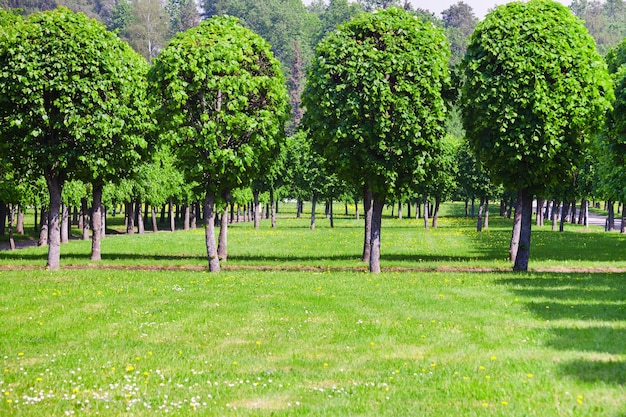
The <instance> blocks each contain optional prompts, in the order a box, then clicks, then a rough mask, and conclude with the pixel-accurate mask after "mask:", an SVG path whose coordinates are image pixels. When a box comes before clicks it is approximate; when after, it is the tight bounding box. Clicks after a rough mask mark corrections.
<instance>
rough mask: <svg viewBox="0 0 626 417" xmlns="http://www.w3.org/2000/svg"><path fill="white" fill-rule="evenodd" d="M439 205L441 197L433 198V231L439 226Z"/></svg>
mask: <svg viewBox="0 0 626 417" xmlns="http://www.w3.org/2000/svg"><path fill="white" fill-rule="evenodd" d="M440 205H441V197H435V211H433V229H436V228H437V226H439V206H440Z"/></svg>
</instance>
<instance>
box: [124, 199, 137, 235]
mask: <svg viewBox="0 0 626 417" xmlns="http://www.w3.org/2000/svg"><path fill="white" fill-rule="evenodd" d="M124 214H125V216H126V233H127V234H129V235H134V234H135V212H134V210H133V203H132V202H131V201H127V202H126V203H124Z"/></svg>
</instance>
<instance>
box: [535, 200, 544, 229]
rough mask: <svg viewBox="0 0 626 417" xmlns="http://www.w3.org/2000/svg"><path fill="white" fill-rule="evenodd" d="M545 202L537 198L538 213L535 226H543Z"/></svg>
mask: <svg viewBox="0 0 626 417" xmlns="http://www.w3.org/2000/svg"><path fill="white" fill-rule="evenodd" d="M543 202H544V200H543V199H542V198H539V197H537V213H536V215H535V216H536V217H535V225H536V226H543Z"/></svg>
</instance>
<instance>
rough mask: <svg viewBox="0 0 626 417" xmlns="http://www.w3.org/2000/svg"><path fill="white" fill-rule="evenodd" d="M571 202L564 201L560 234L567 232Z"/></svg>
mask: <svg viewBox="0 0 626 417" xmlns="http://www.w3.org/2000/svg"><path fill="white" fill-rule="evenodd" d="M569 205H570V203H569V201H567V200H563V205H562V206H561V222H560V224H559V232H562V231H564V230H565V221H566V220H567V213H568V212H569Z"/></svg>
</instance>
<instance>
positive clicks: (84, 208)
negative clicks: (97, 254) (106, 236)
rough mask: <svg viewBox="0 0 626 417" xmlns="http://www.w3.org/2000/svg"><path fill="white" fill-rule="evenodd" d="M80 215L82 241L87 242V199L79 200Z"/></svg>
mask: <svg viewBox="0 0 626 417" xmlns="http://www.w3.org/2000/svg"><path fill="white" fill-rule="evenodd" d="M80 206H81V214H82V218H83V229H82V232H83V240H89V207H88V206H87V198H85V197H83V198H81V199H80Z"/></svg>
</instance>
